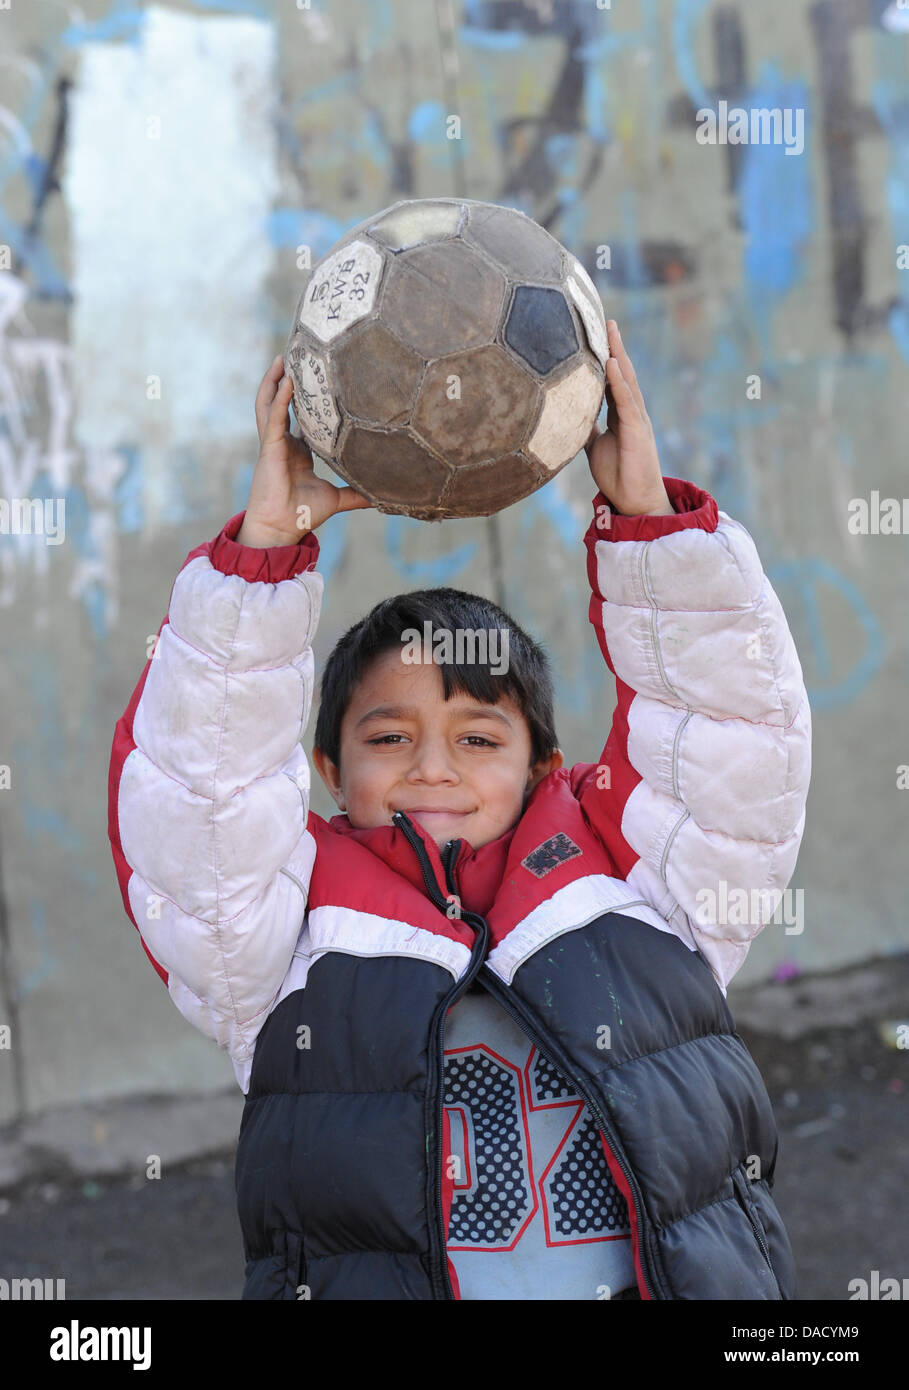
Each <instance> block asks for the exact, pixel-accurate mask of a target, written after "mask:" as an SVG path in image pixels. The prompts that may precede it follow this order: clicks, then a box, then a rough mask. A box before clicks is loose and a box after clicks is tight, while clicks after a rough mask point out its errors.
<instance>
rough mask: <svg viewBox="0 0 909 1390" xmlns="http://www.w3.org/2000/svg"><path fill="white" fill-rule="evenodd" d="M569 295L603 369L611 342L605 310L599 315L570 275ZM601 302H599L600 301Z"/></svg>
mask: <svg viewBox="0 0 909 1390" xmlns="http://www.w3.org/2000/svg"><path fill="white" fill-rule="evenodd" d="M567 289H568V293H569V294H570V295H571V297H572V299H573V300H574V302H575V304H576V306H577V310H578V313H579V314H580V315H581V320H582V322H583V324H584V329H585V331H586V334H587V342H588V343H589V345H590V351H591V352H592V353H593V355H594V357H596V358H597V359H598V361H599V363H600V366H601V367H605V366H606V358H607V357H608V356H609V341H608V339H607V337H606V325H605V322H604V319H603V310H602V307H601V308H600V312H599V313H597V311H596V309H595V308H594V306H593V304H591V302H590V299H589V297H588V296H587V295H586V294H585V293H584V291H583V290H582V289H581V287H580V285H579V284H578V282H577V280H576V279H575V278H574V276H573V275H569V277H568V282H567ZM598 302H599V301H598Z"/></svg>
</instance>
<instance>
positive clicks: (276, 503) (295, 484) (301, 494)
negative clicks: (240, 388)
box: [236, 356, 372, 548]
mask: <svg viewBox="0 0 909 1390" xmlns="http://www.w3.org/2000/svg"><path fill="white" fill-rule="evenodd" d="M292 396H293V381H292V379H291V377H290V376H288V375H286V374H285V371H284V358H283V356H278V357H276V358H275V360H274V362H272V364H271V366H270V367H269V369H268V371H267V372H266V373H265V375H264V377H263V378H262V383H261V385H260V387H259V391H258V394H257V395H256V425H257V427H258V430H259V459H258V462H257V463H256V471H255V473H254V474H253V480H252V486H251V487H250V489H249V502H248V503H247V507H246V515H245V516H244V518H243V525H242V526H241V527H240V530H239V531H238V532H237V535H236V540H237V542H238V544H239V545H251V546H257V547H260V548H264V547H267V546H272V545H296V544H297V542H298V541H301V540H302V539H303V537H304V536H305V535H307V534H308V532H310V531H315V529H316V527H317V526H321V524H322V522H323V521H326V520H327V519H328V517H330V516H334V514H335V512H348V511H352V510H353V509H354V508H360V507H371V506H372V503H371V502H370V501H369V499H368V498H366V497H364V496H363V494H362V493H360V492H357V490H356V488H352V487H335V485H334V483H330V482H328V481H327V480H326V479H324V478H318V477H316V473H315V468H314V465H313V457H312V454H311V453H310V451H309V449H308V448H307V446H306V444H305V442H304V441H303V440H302V439H301V438H300V437H299V436H297V435H294V434H291V433H290V430H289V429H288V409H289V406H290V402H291V398H292Z"/></svg>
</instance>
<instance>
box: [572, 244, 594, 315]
mask: <svg viewBox="0 0 909 1390" xmlns="http://www.w3.org/2000/svg"><path fill="white" fill-rule="evenodd" d="M567 254H568V272H569V274H570V275H573V276H574V277H575V279H576V280H578V281H579V282H580V284H581V286H582V287H583V288H584V289H585V290H586V291H587V293H588V295H589V296H590V298H591V300H592V302H593V304H594V305H596V306H597V307H598V308H599V311H600V313H601V314H602V312H603V302H602V300H601V299H600V292H599V290H598V289H597V287H596V285H595V284H594V283H593V281H592V280H591V278H590V276H589V275H588V274H587V271H586V269H585V267H584V266H583V265H582V264H581V262H580V261H579V260H578V258H577V256H573V255H572V254H571V252H570V251H569V252H568V253H567Z"/></svg>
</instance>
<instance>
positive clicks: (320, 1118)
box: [110, 320, 810, 1300]
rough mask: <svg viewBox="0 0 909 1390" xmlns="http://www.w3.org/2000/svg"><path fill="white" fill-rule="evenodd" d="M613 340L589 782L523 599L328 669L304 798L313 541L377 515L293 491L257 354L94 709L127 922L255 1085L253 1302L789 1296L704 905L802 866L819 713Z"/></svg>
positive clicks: (596, 444)
mask: <svg viewBox="0 0 909 1390" xmlns="http://www.w3.org/2000/svg"><path fill="white" fill-rule="evenodd" d="M608 329H609V346H610V357H609V358H608V360H607V367H606V372H607V385H606V399H607V402H608V406H609V414H608V416H607V431H606V432H605V433H604V434H602V435H600V434H598V433H597V432H596V431H594V434H593V435H592V436H591V439H590V441H588V447H587V455H588V460H589V464H590V469H591V474H592V477H593V479H594V481H595V482H596V484H597V488H598V492H597V495H596V497H595V498H594V499H593V505H594V519H593V520H592V522H591V524H590V526H589V528H588V531H587V533H586V535H585V537H584V541H585V547H586V552H587V575H588V579H589V582H590V590H591V598H590V609H589V613H590V619H591V622H592V624H593V626H594V630H595V632H596V636H597V640H598V643H599V645H600V649H601V651H602V653H603V656H604V659H605V661H606V663H607V665H608V667H609V669H610V670H611V671H612V672H613V674H614V675H615V679H616V693H617V701H616V707H615V710H614V711H613V712H612V723H611V730H610V731H609V733H608V737H607V739H606V742H605V746H604V747H603V748H602V752H601V753H600V754H599V757H598V759H597V761H596V762H595V763H594V762H591V763H579V764H576V765H575V766H574V767H572V768H566V767H565V766H564V761H563V756H562V753H561V751H560V749H559V747H558V744H557V739H556V733H555V727H554V720H553V712H552V679H551V672H550V670H549V664H548V660H547V658H546V655H545V653H544V651H543V650H542V648H541V647H540V646H539V645H538V644H537V643H536V642H535V641H534V640H533V639H532V638H531V637H530V636H529V635H528V634H527V633H525V632H524V631H523V630H522V629H521V628H520V627H519V626H518V624H517V623H515V621H514V619H513V618H511V617H510V615H508V614H507V613H505V612H504V611H503V610H502V609H500V608H498V607H497V606H496V605H494V604H491V603H490V602H489V601H488V600H486V599H484V598H482V597H480V596H478V595H475V594H469V593H465V592H463V591H460V590H455V589H447V588H437V589H428V590H420V591H416V592H414V593H410V594H400V595H396V596H395V597H393V598H390V599H386V600H384V601H382V602H380V603H378V604H376V605H375V607H374V608H373V609H372V610H371V611H370V612H369V613H368V614H367V615H366V616H365V617H364V618H363V619H361V620H360V622H358V623H357V624H355V625H354V626H353V627H352V628H350V629H349V631H348V632H346V633H345V634H344V635H343V636H342V637H341V639H340V640H339V641H338V643H337V644H336V645H335V648H334V650H333V651H332V653H331V655H330V656H329V658H328V661H327V662H326V665H325V669H324V671H323V675H322V690H321V705H320V710H319V717H318V721H317V725H316V731H315V738H314V750H313V760H314V762H315V764H316V767H317V769H318V771H319V773H320V775H321V776H322V778H323V780H324V781H325V784H326V786H327V787H328V789H329V791H330V793H331V795H332V797H333V798H334V799H335V801H336V803H337V805H338V808H339V814H338V815H337V816H334V817H332V819H331V820H330V821H328V822H326V821H325V820H323V819H322V818H321V817H319V816H317V815H315V814H314V813H312V812H311V811H310V809H309V768H308V763H307V760H306V757H305V754H304V752H303V749H302V746H301V744H300V741H299V740H300V736H301V734H302V731H303V729H304V728H305V725H306V721H307V719H308V715H309V711H310V705H311V697H312V687H313V658H312V639H313V635H314V633H315V630H316V625H317V622H318V617H319V611H320V604H321V597H322V580H321V577H320V576H319V574H318V572H317V571H316V570H315V565H316V561H317V559H318V542H317V540H316V537H315V534H314V533H315V531H316V530H317V528H318V527H319V526H320V525H322V524H323V523H324V522H325V521H326V520H327V519H328V518H330V517H331V516H332V515H334V514H335V513H336V512H339V511H346V510H351V509H354V508H360V507H365V506H368V505H369V503H368V502H367V501H366V499H364V498H363V497H362V496H361V495H360V494H358V493H357V492H356V491H355V490H354V489H351V488H339V487H336V486H335V485H334V484H332V483H329V482H328V481H326V480H323V479H320V478H317V477H316V476H315V473H314V469H313V463H312V458H311V455H309V453H308V451H307V450H306V449H305V447H304V446H303V445H302V442H301V441H300V440H299V439H298V438H295V437H294V436H293V435H291V434H290V433H289V431H288V429H287V424H288V407H289V402H290V395H291V383H290V381H289V379H288V378H287V377H286V376H284V375H283V365H282V363H281V359H276V360H275V362H274V364H273V365H272V367H271V369H270V370H269V372H268V373H266V376H265V378H264V379H263V382H262V385H261V387H260V390H259V394H258V397H257V402H256V413H257V421H258V426H259V435H260V445H261V447H260V454H259V461H258V464H257V467H256V471H255V474H254V477H253V481H252V486H251V489H250V498H249V504H248V506H247V509H246V512H245V513H243V514H241V515H240V516H238V517H234V518H232V519H231V521H229V522H228V523H227V525H226V526H225V527H224V528H223V530H222V532H221V533H220V534H219V536H218V537H216V539H215V540H214V541H212V542H210V543H208V544H207V545H203V546H200V547H199V548H198V549H197V550H195V551H193V552H191V553H190V555H189V556H188V557H187V561H186V563H185V565H184V566H183V568H182V570H181V571H180V574H179V575H178V577H177V580H176V582H175V584H174V588H173V592H172V595H171V602H170V606H169V612H168V616H167V618H166V619H165V622H164V623H163V624H162V627H161V631H160V634H159V641H158V645H157V648H156V651H155V659H153V660H150V661H149V663H148V665H147V667H146V670H145V672H143V675H142V678H141V679H140V681H139V684H138V685H137V687H136V690H135V691H134V694H133V697H132V699H131V701H130V703H129V706H128V707H127V710H126V712H125V714H124V716H123V717H122V719H121V720H120V721H119V723H118V725H117V731H116V733H115V738H114V747H113V752H112V760H111V773H110V792H111V797H110V808H111V809H110V835H111V843H112V848H113V852H114V859H115V863H116V866H117V871H118V875H119V880H120V885H121V891H122V893H123V900H124V904H125V906H126V909H127V912H128V914H129V915H130V918H131V920H132V921H133V923H134V924H135V925H136V926H137V928H138V929H139V931H140V935H141V938H142V944H143V946H144V948H145V950H146V952H147V953H148V954H149V956H150V958H151V959H152V961H153V963H154V964H155V967H156V969H157V970H158V972H159V974H160V975H161V977H162V979H164V981H165V983H166V984H167V986H168V989H169V991H170V994H171V997H172V999H173V1001H174V1003H175V1004H176V1005H177V1007H178V1008H179V1009H180V1011H181V1012H182V1013H183V1014H184V1016H185V1017H186V1018H188V1019H189V1020H190V1021H191V1022H192V1023H193V1024H194V1025H195V1026H196V1027H197V1028H199V1029H200V1030H201V1031H203V1032H204V1033H206V1035H207V1036H209V1037H211V1038H213V1039H215V1040H216V1041H217V1042H218V1043H219V1045H220V1046H222V1047H223V1048H225V1049H226V1050H227V1051H228V1052H229V1054H230V1056H231V1059H232V1061H233V1064H234V1069H235V1073H236V1076H237V1079H238V1081H239V1083H240V1086H241V1088H242V1090H243V1092H244V1095H245V1096H246V1101H245V1106H244V1112H243V1120H242V1124H241V1129H240V1137H239V1144H238V1151H237V1173H236V1176H237V1197H238V1209H239V1216H240V1223H241V1227H242V1231H243V1239H244V1249H245V1253H246V1260H247V1264H246V1284H245V1288H244V1294H243V1296H244V1297H245V1298H277V1299H294V1298H327V1299H450V1298H463V1299H507V1298H521V1299H554V1298H571V1299H604V1298H625V1297H636V1298H641V1299H644V1300H650V1299H657V1300H659V1299H718V1298H722V1299H730V1298H731V1299H751V1298H758V1299H770V1300H778V1299H791V1298H793V1297H794V1296H795V1278H794V1271H793V1266H792V1257H791V1251H790V1248H789V1243H788V1239H787V1236H786V1232H785V1229H784V1228H783V1225H782V1222H781V1220H780V1217H779V1213H778V1212H777V1210H776V1207H775V1205H774V1202H773V1199H772V1196H771V1188H772V1182H773V1176H774V1169H775V1164H776V1157H777V1147H778V1140H777V1134H776V1129H775V1125H774V1121H773V1115H772V1110H771V1107H770V1103H769V1099H768V1097H767V1094H766V1090H765V1089H764V1086H763V1082H762V1081H761V1078H760V1075H759V1073H758V1071H757V1069H756V1067H755V1065H754V1062H753V1061H752V1059H751V1057H750V1056H749V1054H748V1052H747V1049H746V1048H745V1046H744V1044H743V1042H742V1040H741V1038H739V1037H738V1035H737V1033H736V1032H735V1028H734V1023H733V1020H732V1018H731V1015H730V1014H729V1010H728V1008H727V1006H726V1002H725V990H726V985H727V984H728V981H729V979H730V978H731V977H732V975H733V974H734V973H735V971H736V970H737V969H738V968H739V966H740V965H741V963H742V961H743V960H744V958H745V955H746V954H747V951H748V947H749V944H750V941H751V939H752V938H753V937H754V936H755V935H756V934H757V932H758V931H760V930H761V928H762V926H763V922H761V921H755V922H749V923H746V924H741V923H730V922H724V921H711V920H709V919H707V920H705V918H704V915H703V914H702V913H699V912H698V911H697V910H696V904H697V903H698V901H699V893H700V892H701V890H703V889H705V888H706V889H708V890H709V889H714V888H715V887H716V886H717V885H718V884H720V885H725V884H727V883H729V884H732V885H733V886H736V887H738V886H746V887H750V886H751V885H756V886H760V887H761V888H764V889H766V888H771V889H773V888H776V889H780V890H781V889H783V888H785V886H786V884H787V883H788V881H789V878H790V876H791V874H792V870H793V868H794V865H795V860H796V856H797V853H798V847H799V844H800V841H801V836H802V832H803V828H804V807H805V799H806V794H807V786H808V779H809V774H810V713H809V710H808V704H807V697H806V694H805V689H804V683H803V680H802V674H801V668H800V666H799V663H798V658H797V656H796V653H795V649H794V645H793V643H792V638H791V635H790V633H789V630H788V627H787V625H786V620H785V616H784V614H783V611H782V608H781V607H780V605H779V601H778V599H777V598H776V595H775V594H774V592H773V590H772V588H771V586H770V584H769V582H768V581H767V579H766V576H765V575H764V574H763V571H762V569H761V565H760V561H759V559H758V556H757V552H756V549H755V547H754V543H753V541H752V540H751V537H750V536H749V535H748V533H747V531H745V529H744V527H742V526H741V525H740V524H739V523H738V522H735V521H734V520H732V519H731V518H730V517H728V516H726V514H725V513H723V512H721V511H720V510H719V509H718V507H717V504H716V502H715V501H714V499H713V498H712V497H710V495H709V494H708V493H706V492H704V491H703V490H702V489H700V488H697V487H695V486H694V485H693V484H691V483H689V482H685V481H683V480H680V479H670V478H666V479H664V478H663V477H662V476H661V473H660V468H659V460H658V458H657V450H656V445H655V442H654V436H653V430H652V427H651V425H650V421H649V419H648V417H647V413H646V409H645V407H644V402H643V397H642V395H641V392H640V388H639V386H638V383H637V380H636V377H635V373H634V368H633V366H632V364H631V361H630V359H629V357H628V354H627V352H626V351H625V349H624V347H623V345H622V342H621V337H620V335H619V332H618V328H617V325H616V324H615V322H614V320H610V321H609V324H608ZM282 378H283V379H282ZM300 519H305V521H306V526H305V527H304V528H302V538H301V528H299V526H298V522H299V520H300ZM426 624H429V627H428V631H429V632H432V633H436V632H443V633H447V634H449V635H451V634H452V633H454V632H455V631H462V632H463V631H468V630H469V631H472V632H476V631H480V630H482V629H484V628H485V629H487V630H491V629H493V628H496V627H497V628H499V629H500V630H501V631H502V632H503V633H504V632H507V636H508V647H507V650H508V653H509V659H508V662H507V668H506V669H505V670H504V671H498V672H497V673H496V674H494V673H493V671H492V669H491V664H490V662H488V661H487V662H485V663H484V662H483V661H469V660H465V661H462V662H459V661H458V659H457V657H455V658H454V659H453V660H443V661H442V662H441V663H439V664H437V663H436V662H435V661H429V660H427V661H423V662H414V661H413V660H408V659H406V658H404V656H403V653H404V649H405V646H406V643H407V640H408V638H407V634H408V633H412V632H413V630H414V629H416V630H417V631H418V632H421V633H422V632H424V631H427V628H426V627H425V625H426ZM597 719H598V720H602V721H604V722H606V719H605V712H603V713H601V714H599V715H597ZM604 732H605V730H604Z"/></svg>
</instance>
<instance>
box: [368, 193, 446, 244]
mask: <svg viewBox="0 0 909 1390" xmlns="http://www.w3.org/2000/svg"><path fill="white" fill-rule="evenodd" d="M464 217H465V210H464V208H463V207H462V205H461V204H460V203H441V202H434V201H431V200H428V199H427V200H426V201H422V200H417V201H415V202H408V203H402V204H401V205H400V206H399V207H397V208H396V209H394V210H393V211H392V212H387V213H386V214H385V215H384V217H381V218H379V220H378V221H377V222H373V223H371V224H370V227H369V234H370V236H372V237H375V239H376V241H381V242H382V243H383V245H385V246H387V247H388V248H389V250H391V251H405V250H407V249H408V248H409V247H412V246H422V245H423V244H424V243H426V242H429V241H438V240H439V239H440V238H442V237H453V236H457V234H458V232H459V231H460V228H461V223H462V222H463V221H464Z"/></svg>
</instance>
